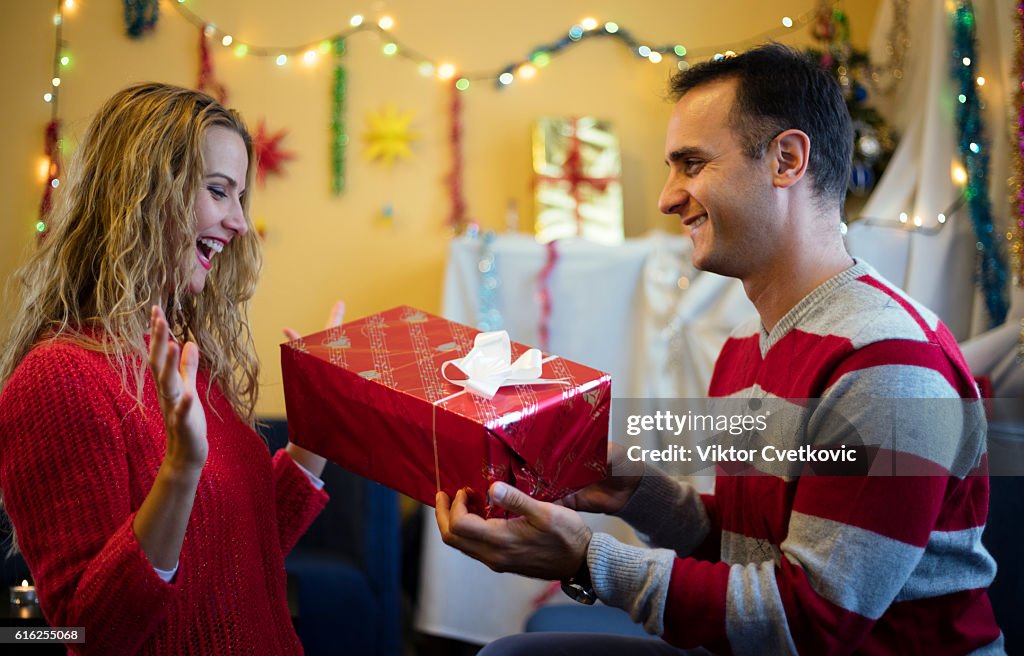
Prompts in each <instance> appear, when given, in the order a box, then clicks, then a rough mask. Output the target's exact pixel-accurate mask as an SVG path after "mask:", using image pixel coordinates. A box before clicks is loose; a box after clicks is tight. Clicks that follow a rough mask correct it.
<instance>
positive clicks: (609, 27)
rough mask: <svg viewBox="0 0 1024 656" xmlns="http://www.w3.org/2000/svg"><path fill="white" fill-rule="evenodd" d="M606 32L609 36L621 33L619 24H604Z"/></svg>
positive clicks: (609, 22)
mask: <svg viewBox="0 0 1024 656" xmlns="http://www.w3.org/2000/svg"><path fill="white" fill-rule="evenodd" d="M604 31H605V32H607V33H608V34H615V33H616V32H618V31H619V24H618V23H613V22H611V21H608V22H607V23H605V24H604Z"/></svg>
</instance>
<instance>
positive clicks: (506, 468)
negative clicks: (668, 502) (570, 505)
mask: <svg viewBox="0 0 1024 656" xmlns="http://www.w3.org/2000/svg"><path fill="white" fill-rule="evenodd" d="M478 332H479V331H478V330H476V329H473V328H470V327H468V326H464V325H462V324H458V323H454V322H451V321H448V320H446V319H443V318H441V317H437V316H434V315H431V314H427V313H425V312H422V311H420V310H417V309H415V308H411V307H405V306H402V307H397V308H393V309H391V310H387V311H385V312H381V313H380V314H375V315H371V316H369V317H365V318H363V319H359V320H356V321H352V322H350V323H346V324H344V325H343V326H340V327H337V328H330V329H328V330H325V331H322V332H319V333H315V334H313V335H309V336H307V337H303V338H300V339H298V340H295V341H293V342H289V343H286V344H282V345H281V368H282V372H283V376H284V393H285V405H286V408H287V412H288V425H289V432H290V434H291V439H292V441H294V442H295V443H296V444H298V445H299V446H301V447H304V448H306V449H309V450H310V451H313V452H315V453H319V454H320V455H323V456H325V457H326V458H328V459H330V460H332V461H334V462H336V463H338V464H339V465H341V466H342V467H344V468H345V469H348V470H349V471H352V472H354V473H356V474H359V475H361V476H364V477H366V478H369V479H371V480H374V481H377V482H379V483H382V484H384V485H386V486H387V487H390V488H392V489H395V490H398V491H399V492H401V493H403V494H406V495H408V496H410V497H412V498H414V499H416V500H418V501H421V502H423V503H425V504H428V505H431V506H432V505H434V496H435V494H436V492H437V485H438V482H440V487H441V489H442V490H444V491H445V492H447V493H448V495H449V496H452V497H454V495H455V492H457V491H458V490H459V489H460V488H463V487H469V488H470V489H471V491H472V492H471V494H470V499H469V507H470V510H472V511H473V512H477V513H479V514H481V515H485V516H503V513H502V512H500V509H498V508H494V507H489V506H488V504H487V499H486V492H487V489H488V488H489V487H490V485H491V484H492V483H493V482H495V481H505V482H507V483H509V484H511V485H514V486H515V487H517V488H519V489H520V490H523V491H524V492H526V493H527V494H529V495H530V496H532V497H534V498H537V499H542V500H554V499H559V498H561V497H563V496H565V495H567V494H569V493H571V492H573V491H575V490H578V489H580V488H582V487H584V486H586V485H589V484H590V483H593V482H596V481H598V480H601V479H602V478H604V476H605V474H606V459H607V444H608V443H607V440H608V419H609V410H610V403H611V377H610V376H609V375H608V374H606V373H603V372H600V371H597V370H595V369H591V368H590V367H586V366H583V365H580V364H577V363H575V362H571V361H569V360H565V359H563V358H555V359H553V360H551V361H550V362H547V363H545V364H544V369H543V373H542V377H543V378H546V379H552V378H559V379H565V380H567V381H568V382H569V384H568V385H556V384H546V385H517V386H512V387H502V388H501V389H500V390H498V393H497V394H496V395H495V397H494V398H493V399H491V400H487V399H483V398H481V397H478V396H474V395H472V394H470V393H469V392H465V393H462V394H459V395H457V396H455V397H454V398H451V399H449V400H447V401H443V402H439V401H441V400H442V399H445V398H447V397H450V396H452V395H453V394H456V393H457V392H460V391H462V388H461V387H459V386H457V385H454V384H452V383H449V382H448V381H446V380H445V379H444V377H443V376H442V375H441V366H442V365H443V364H444V362H446V361H448V360H452V359H455V358H460V357H462V356H464V355H465V354H466V353H468V352H469V350H470V349H471V348H472V346H473V339H474V337H475V336H476V335H477V333H478ZM527 348H528V347H526V346H523V345H522V344H517V343H514V342H513V344H512V357H513V360H514V359H515V358H517V357H519V355H520V354H522V353H523V352H524V351H525V350H526V349H527ZM435 440H436V445H437V448H436V459H437V467H436V468H435Z"/></svg>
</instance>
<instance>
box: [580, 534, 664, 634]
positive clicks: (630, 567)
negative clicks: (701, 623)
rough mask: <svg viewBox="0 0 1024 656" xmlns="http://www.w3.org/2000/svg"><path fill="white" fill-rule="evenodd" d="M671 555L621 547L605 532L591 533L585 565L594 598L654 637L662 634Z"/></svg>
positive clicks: (660, 550)
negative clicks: (616, 609)
mask: <svg viewBox="0 0 1024 656" xmlns="http://www.w3.org/2000/svg"><path fill="white" fill-rule="evenodd" d="M674 560H675V553H673V552H672V551H670V550H668V549H643V548H640V547H634V546H631V545H627V544H623V543H621V542H619V541H618V540H616V539H615V538H613V537H612V536H610V535H608V534H607V533H594V536H593V537H592V538H591V540H590V546H589V547H588V548H587V566H588V567H589V568H590V578H591V581H592V582H593V584H594V591H595V592H596V593H597V596H598V598H600V599H601V601H603V602H604V603H606V604H608V605H609V606H615V607H617V608H622V609H623V610H625V611H626V612H628V613H629V616H630V617H631V618H632V619H633V621H634V622H638V623H641V624H643V627H644V630H645V631H647V632H648V633H651V634H654V635H661V634H662V633H664V630H665V627H664V616H665V601H666V598H667V595H668V586H669V580H670V579H671V576H672V563H673V561H674Z"/></svg>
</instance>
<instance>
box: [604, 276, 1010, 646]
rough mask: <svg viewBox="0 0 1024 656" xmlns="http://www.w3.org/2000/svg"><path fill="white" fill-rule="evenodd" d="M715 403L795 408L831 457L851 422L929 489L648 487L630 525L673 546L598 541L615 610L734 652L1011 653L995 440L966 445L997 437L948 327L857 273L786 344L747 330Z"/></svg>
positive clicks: (676, 638) (804, 308)
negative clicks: (1000, 589)
mask: <svg viewBox="0 0 1024 656" xmlns="http://www.w3.org/2000/svg"><path fill="white" fill-rule="evenodd" d="M710 395H711V396H715V397H723V396H725V397H739V398H760V399H770V400H771V402H772V403H776V404H780V403H781V404H788V406H789V408H788V409H789V410H790V411H791V412H792V413H795V414H797V415H799V416H800V422H801V425H802V426H803V427H804V429H805V430H806V435H805V439H806V440H808V441H809V442H810V443H811V444H814V445H819V446H820V445H822V444H827V443H832V440H833V438H834V437H835V436H833V435H828V434H827V433H828V431H829V428H828V426H827V422H824V421H822V420H821V418H820V417H819V416H818V415H819V414H821V413H823V412H826V411H835V412H839V413H841V414H842V415H843V416H844V417H845V418H847V419H848V420H849V421H850V422H852V423H853V425H855V426H856V429H857V431H858V432H859V434H860V435H861V436H862V437H864V439H865V441H866V442H867V443H869V444H874V445H875V448H874V449H872V453H873V454H874V455H875V456H876V460H875V462H876V463H877V462H884V463H886V464H887V466H889V467H897V469H896V471H897V472H898V473H906V472H909V471H911V470H912V471H913V473H915V474H917V475H904V476H899V475H891V473H890V474H885V473H880V472H878V471H877V469H873V470H872V472H871V475H866V476H820V475H819V476H807V475H805V476H798V477H780V476H775V475H764V474H761V475H722V471H721V470H719V474H718V476H717V478H716V483H715V492H714V494H713V495H699V494H697V493H696V491H695V490H694V489H693V488H692V486H689V485H687V484H682V485H680V484H677V483H675V482H674V481H672V479H669V478H668V477H666V476H664V475H657V474H656V475H649V476H645V478H644V480H643V482H642V483H641V485H640V487H639V488H638V490H637V492H636V494H635V495H634V497H633V499H632V500H631V501H630V503H629V504H628V505H627V507H626V508H624V509H623V511H622V513H620V515H621V516H622V517H623V518H624V519H626V521H628V522H629V523H630V524H631V525H633V526H634V527H635V528H636V529H637V530H638V531H640V532H642V534H643V536H644V537H645V538H647V540H648V543H649V544H651V545H652V546H657V547H667V549H665V548H661V549H653V550H652V549H637V548H634V547H630V546H626V545H622V544H621V543H618V542H617V541H615V540H614V539H613V538H611V537H610V536H607V535H604V534H596V535H595V537H594V540H593V541H592V543H591V547H590V550H589V552H588V562H589V564H590V567H591V571H592V575H593V578H594V583H595V588H596V589H597V592H598V595H599V596H600V597H601V598H602V600H604V601H605V602H606V603H609V604H611V605H617V606H620V607H623V608H626V609H627V610H628V611H630V613H631V615H632V616H633V617H634V619H635V620H637V621H641V622H643V623H644V625H645V627H646V628H647V630H648V631H650V632H652V633H656V634H659V635H661V636H662V637H663V638H664V639H665V640H666V641H668V642H669V643H671V644H674V645H677V646H680V647H693V646H697V645H702V646H704V647H706V648H708V649H711V650H713V651H715V652H720V653H737V654H739V653H759V654H764V653H794V652H798V653H807V654H833V653H852V652H857V653H868V654H903V653H928V654H945V653H948V654H965V653H1002V637H1001V634H1000V632H999V629H998V627H997V626H996V624H995V620H994V617H993V614H992V609H991V606H990V605H989V601H988V597H987V595H986V592H985V590H986V588H987V586H988V585H989V583H990V582H991V581H992V578H993V576H994V574H995V563H994V561H993V560H992V558H991V556H989V554H988V553H987V551H986V550H985V549H984V547H983V546H982V545H981V532H982V529H983V528H984V523H985V518H986V514H987V509H988V478H987V474H986V471H987V461H986V457H985V452H984V439H982V438H983V436H984V432H983V431H982V432H980V433H974V434H973V435H966V434H962V433H964V432H965V431H967V430H968V429H966V428H964V427H968V426H972V425H973V426H978V425H979V424H980V425H983V422H984V418H983V415H982V408H981V404H980V403H978V402H971V401H967V402H962V401H960V400H959V399H975V400H976V399H977V389H976V387H975V385H974V383H973V382H972V379H971V376H970V372H969V371H968V368H967V366H966V364H965V362H964V360H963V357H962V356H961V354H960V351H959V349H958V348H957V345H956V342H955V340H954V338H953V337H952V335H951V334H950V333H949V332H948V330H947V329H946V328H945V326H943V325H942V324H941V322H940V321H939V320H938V319H937V317H936V316H935V315H934V314H933V313H931V312H930V311H928V310H927V309H925V308H923V307H921V306H920V305H918V304H917V303H915V302H914V301H913V300H911V299H909V298H908V297H906V296H905V295H904V294H903V293H902V292H900V291H899V290H897V289H895V288H894V287H893V286H892V285H891V284H890V283H888V282H886V281H885V280H884V279H882V278H881V277H880V276H879V275H878V274H877V273H876V272H875V271H874V270H873V269H872V268H871V267H870V266H868V265H866V264H865V263H862V262H858V263H857V264H856V265H855V266H853V267H852V268H850V269H848V270H847V271H844V272H843V273H841V274H839V275H837V276H836V277H834V278H832V279H831V280H829V281H827V282H825V283H824V284H823V285H821V286H820V287H818V288H817V289H815V290H814V291H813V292H812V293H811V294H809V295H808V296H807V297H805V298H804V299H803V300H802V301H800V303H798V304H797V305H796V306H795V307H794V308H793V309H792V310H790V311H789V312H788V313H787V314H786V316H785V317H783V319H782V320H781V321H780V322H779V323H778V325H776V326H775V327H774V328H773V330H772V331H771V333H767V332H765V331H764V330H763V328H761V327H760V325H759V323H754V324H752V325H748V326H744V327H741V328H740V329H739V330H737V331H736V332H735V333H734V335H733V336H732V337H731V338H730V339H729V340H728V341H727V342H726V344H725V346H724V347H723V349H722V352H721V355H720V356H719V358H718V361H717V363H716V367H715V372H714V375H713V378H712V381H711V388H710ZM806 399H815V400H816V401H815V402H813V403H807V402H806V401H805V400H806ZM924 399H946V400H947V401H944V402H938V403H943V404H944V405H942V406H936V405H934V404H935V403H937V402H936V401H924ZM929 404H930V405H929ZM936 407H941V408H942V410H941V411H936V410H935V408H936ZM892 409H897V410H899V412H900V417H896V418H894V417H891V416H888V414H889V412H890V411H891V410H892ZM777 437H778V436H777ZM782 439H785V438H782ZM769 441H772V439H771V438H770V439H769ZM785 446H790V445H785ZM894 463H895V464H894ZM923 472H924V473H927V474H929V475H921V474H922V473H923ZM748 473H749V472H748Z"/></svg>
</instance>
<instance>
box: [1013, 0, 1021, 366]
mask: <svg viewBox="0 0 1024 656" xmlns="http://www.w3.org/2000/svg"><path fill="white" fill-rule="evenodd" d="M1014 37H1015V41H1016V44H1017V47H1016V51H1017V52H1016V55H1017V57H1016V63H1017V80H1016V81H1017V88H1016V89H1015V90H1014V94H1013V99H1014V104H1015V105H1016V109H1017V130H1016V135H1017V152H1016V153H1015V155H1016V157H1015V158H1014V160H1015V161H1014V164H1015V166H1014V172H1015V175H1014V181H1013V187H1014V189H1013V191H1014V194H1015V196H1016V198H1015V201H1016V202H1015V203H1014V205H1013V206H1014V209H1016V210H1017V216H1016V217H1014V218H1015V219H1016V222H1017V230H1016V232H1015V233H1014V235H1013V246H1012V247H1011V249H1012V250H1013V253H1014V254H1015V255H1016V256H1017V280H1016V282H1017V285H1018V286H1019V287H1024V2H1018V3H1017V22H1016V24H1015V29H1014ZM1017 362H1018V363H1019V364H1021V365H1024V319H1021V322H1020V339H1019V340H1018V341H1017Z"/></svg>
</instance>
